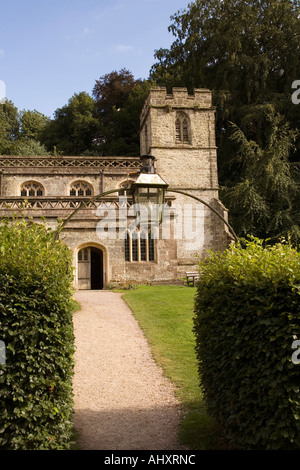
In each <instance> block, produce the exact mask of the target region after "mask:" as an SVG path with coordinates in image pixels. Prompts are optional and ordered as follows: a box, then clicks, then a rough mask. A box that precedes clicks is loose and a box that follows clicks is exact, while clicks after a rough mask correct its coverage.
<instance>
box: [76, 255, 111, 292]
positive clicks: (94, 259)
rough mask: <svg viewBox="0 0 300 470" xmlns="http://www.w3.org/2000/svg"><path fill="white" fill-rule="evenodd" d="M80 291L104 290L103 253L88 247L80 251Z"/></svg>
mask: <svg viewBox="0 0 300 470" xmlns="http://www.w3.org/2000/svg"><path fill="white" fill-rule="evenodd" d="M77 262H78V270H77V272H78V275H77V281H78V289H79V290H102V289H103V287H104V269H103V251H102V250H101V249H100V248H96V247H94V246H87V247H85V248H82V249H81V250H79V251H78V254H77Z"/></svg>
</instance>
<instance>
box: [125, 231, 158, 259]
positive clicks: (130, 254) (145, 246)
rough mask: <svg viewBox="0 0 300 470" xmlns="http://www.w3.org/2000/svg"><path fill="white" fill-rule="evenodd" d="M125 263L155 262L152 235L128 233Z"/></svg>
mask: <svg viewBox="0 0 300 470" xmlns="http://www.w3.org/2000/svg"><path fill="white" fill-rule="evenodd" d="M125 261H131V262H132V261H136V262H143V261H144V262H145V261H146V262H147V261H155V244H154V239H153V238H151V233H145V232H139V231H138V232H134V233H132V232H129V231H128V232H127V234H126V238H125Z"/></svg>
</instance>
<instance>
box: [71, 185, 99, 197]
mask: <svg viewBox="0 0 300 470" xmlns="http://www.w3.org/2000/svg"><path fill="white" fill-rule="evenodd" d="M92 194H93V189H92V186H91V185H90V184H89V183H86V182H84V181H76V182H75V183H73V184H72V185H71V188H70V196H92Z"/></svg>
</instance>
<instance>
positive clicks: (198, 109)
mask: <svg viewBox="0 0 300 470" xmlns="http://www.w3.org/2000/svg"><path fill="white" fill-rule="evenodd" d="M140 149H141V155H142V156H145V155H148V156H153V157H154V165H155V171H156V173H157V175H159V177H160V178H161V179H162V180H163V181H164V182H165V183H166V184H167V185H168V187H167V190H166V194H165V200H164V212H163V219H162V222H161V223H160V224H159V225H158V224H157V225H156V226H155V230H152V228H151V224H150V225H148V226H147V224H146V225H144V224H141V223H139V222H140V220H138V217H137V214H136V212H135V211H134V210H133V209H134V208H133V200H132V194H131V190H130V188H131V185H132V184H133V183H134V182H135V180H136V179H137V177H138V175H139V172H140V170H141V167H142V164H143V163H142V160H141V158H140V156H132V157H125V156H124V157H105V156H95V157H90V156H89V157H87V156H73V157H72V156H68V157H62V156H59V157H40V156H30V157H28V156H26V157H25V156H24V157H22V156H0V216H1V217H3V216H5V217H8V216H9V217H11V216H19V215H21V214H22V215H25V216H26V217H28V218H30V219H31V220H33V221H34V222H37V223H39V222H41V220H43V221H44V222H45V223H46V225H47V226H48V227H51V228H52V229H53V230H57V228H58V226H59V224H63V228H62V229H61V231H60V232H59V237H60V239H61V240H62V241H63V242H64V243H66V245H67V246H68V247H69V248H70V249H71V250H72V252H73V266H74V286H75V288H77V289H95V290H98V289H105V288H108V287H110V286H116V285H120V286H122V285H123V286H125V285H128V284H132V283H144V284H147V283H149V284H154V283H157V284H158V283H170V284H171V283H180V282H182V281H183V279H184V278H185V276H186V272H190V271H195V270H196V269H197V261H198V259H201V258H203V257H205V256H206V252H207V250H218V251H223V250H224V249H226V248H227V247H228V244H229V243H230V241H231V240H232V235H231V233H230V231H229V229H228V225H227V224H226V223H224V220H225V221H227V210H226V208H225V207H224V206H223V205H222V203H221V202H220V200H219V192H218V173H217V148H216V142H215V109H214V108H213V106H212V97H211V92H210V91H209V90H206V89H195V90H194V93H193V94H192V95H190V94H188V92H187V90H186V89H185V88H173V90H172V93H171V94H168V93H167V90H166V89H165V88H159V87H157V88H156V87H155V88H151V90H150V93H149V95H148V97H147V99H146V102H145V104H144V107H143V110H142V113H141V117H140ZM173 190H174V191H173ZM176 191H179V192H176ZM103 193H109V194H106V195H104V196H101V197H98V198H96V196H97V195H102V194H103ZM190 196H195V197H198V198H200V199H201V200H203V201H204V202H206V204H202V203H201V202H198V201H197V200H195V199H194V198H191V197H190ZM212 209H214V210H212ZM214 211H216V212H217V213H218V214H220V216H221V217H219V216H218V215H217V214H216V213H215V212H214ZM138 215H139V214H138ZM222 218H223V220H222ZM145 227H146V228H145Z"/></svg>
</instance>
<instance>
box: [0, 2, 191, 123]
mask: <svg viewBox="0 0 300 470" xmlns="http://www.w3.org/2000/svg"><path fill="white" fill-rule="evenodd" d="M189 3H190V0H28V1H25V0H0V25H1V26H0V95H1V93H2V94H3V93H4V91H3V90H5V93H6V97H7V98H8V99H9V100H11V101H12V102H13V103H14V104H15V106H17V108H18V109H19V110H22V109H31V110H33V109H36V110H37V111H40V112H41V113H44V114H46V115H47V116H50V117H53V112H54V111H55V110H56V109H57V108H60V107H62V106H64V105H65V104H66V103H67V102H68V100H69V99H70V98H71V97H72V96H73V94H74V93H78V92H80V91H86V92H87V93H90V94H91V93H92V89H93V86H94V84H95V81H96V80H97V79H98V78H99V77H100V76H102V75H105V74H107V73H110V72H112V71H113V70H117V71H119V70H121V69H122V68H126V69H128V70H130V71H131V72H132V73H133V75H134V77H135V78H136V79H137V78H142V79H144V78H148V75H149V71H150V68H151V66H152V65H153V63H154V61H155V60H154V51H155V50H156V49H159V48H161V47H166V48H168V47H169V46H170V45H171V43H172V42H173V40H174V37H173V36H172V34H171V33H169V32H168V26H169V25H170V23H171V20H170V16H171V15H173V14H174V13H176V12H177V11H178V10H182V9H185V8H186V7H187V6H188V4H189ZM2 97H3V96H0V99H1V98H2Z"/></svg>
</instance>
